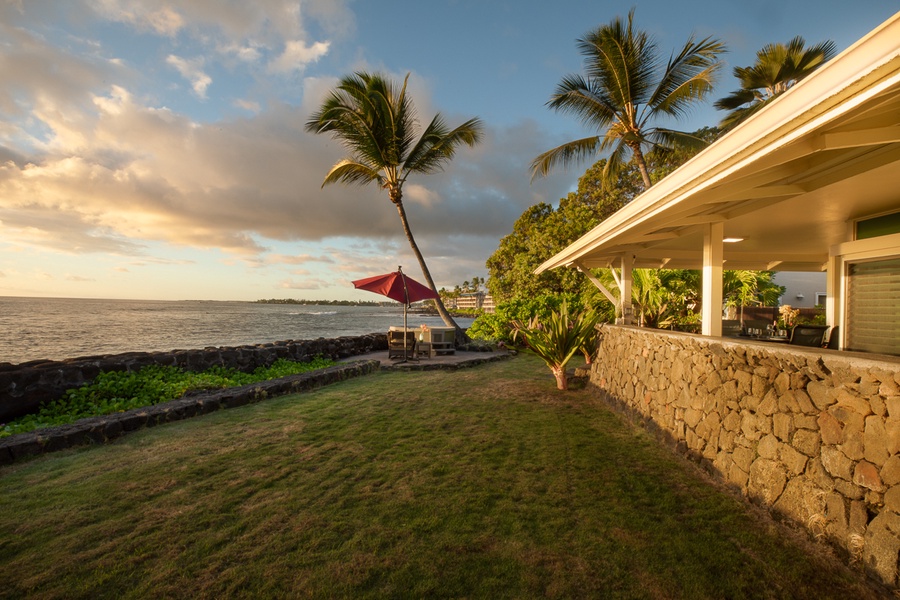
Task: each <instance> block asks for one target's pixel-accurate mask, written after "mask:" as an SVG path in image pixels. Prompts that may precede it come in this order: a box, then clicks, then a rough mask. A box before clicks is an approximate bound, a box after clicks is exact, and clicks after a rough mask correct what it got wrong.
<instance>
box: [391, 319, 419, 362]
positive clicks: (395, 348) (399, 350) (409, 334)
mask: <svg viewBox="0 0 900 600" xmlns="http://www.w3.org/2000/svg"><path fill="white" fill-rule="evenodd" d="M405 335H406V344H405V346H404V343H403V336H404V332H403V329H394V328H393V327H392V328H391V330H390V331H388V358H389V359H390V358H395V357H396V358H404V359H410V358H415V352H416V332H415V331H413V330H411V329H410V330H408V331H406V333H405ZM404 348H405V349H406V353H405V354H404Z"/></svg>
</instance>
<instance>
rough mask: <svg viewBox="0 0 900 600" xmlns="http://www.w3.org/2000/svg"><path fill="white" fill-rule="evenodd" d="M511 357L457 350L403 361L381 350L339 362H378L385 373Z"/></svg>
mask: <svg viewBox="0 0 900 600" xmlns="http://www.w3.org/2000/svg"><path fill="white" fill-rule="evenodd" d="M510 356H512V354H510V353H509V351H507V350H502V351H494V352H461V351H459V350H457V351H456V352H455V353H454V354H440V355H436V356H433V357H431V358H420V359H416V360H409V361H401V360H399V359H389V358H388V351H387V350H379V351H377V352H370V353H368V354H358V355H356V356H350V357H348V358H345V359H342V360H341V361H339V362H350V361H356V360H377V361H378V362H380V363H381V369H382V370H384V371H430V370H434V369H465V368H467V367H473V366H476V365H480V364H484V363H486V362H492V361H495V360H504V359H506V358H509V357H510Z"/></svg>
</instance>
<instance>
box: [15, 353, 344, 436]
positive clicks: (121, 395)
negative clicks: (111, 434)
mask: <svg viewBox="0 0 900 600" xmlns="http://www.w3.org/2000/svg"><path fill="white" fill-rule="evenodd" d="M333 364H334V361H332V360H330V359H326V358H322V357H316V358H314V359H313V360H311V361H306V362H298V361H292V360H287V359H283V358H281V359H278V360H276V361H275V362H274V363H272V365H271V366H268V367H259V368H257V369H255V370H254V371H253V372H252V373H243V372H241V371H238V370H237V369H231V368H226V367H213V368H211V369H208V370H206V371H203V372H199V373H195V372H192V371H185V370H184V369H181V368H179V367H173V366H163V365H153V366H149V367H144V368H142V369H139V370H137V371H133V372H125V371H106V372H103V373H100V375H98V376H97V377H96V379H95V380H94V381H93V382H91V383H90V384H88V385H84V386H81V387H78V388H73V389H70V390H67V391H66V393H65V394H63V396H62V397H61V398H58V399H57V400H53V401H52V402H48V403H45V404H42V405H41V408H40V410H39V411H38V412H36V413H34V414H30V415H25V416H24V417H20V418H18V419H16V420H14V421H11V422H10V423H7V424H5V425H2V424H0V438H3V437H6V436H10V435H13V434H16V433H25V432H27V431H34V430H35V429H40V428H42V427H50V426H53V425H65V424H68V423H74V422H75V421H77V420H78V419H83V418H85V417H95V416H99V415H108V414H111V413H115V412H122V411H126V410H131V409H132V408H141V407H143V406H151V405H153V404H159V403H160V402H168V401H170V400H175V399H177V398H181V397H182V396H184V395H185V394H187V393H189V392H197V391H202V390H217V389H224V388H228V387H236V386H240V385H247V384H251V383H257V382H259V381H268V380H270V379H278V378H281V377H287V376H288V375H297V374H299V373H306V372H307V371H314V370H316V369H324V368H325V367H329V366H331V365H333Z"/></svg>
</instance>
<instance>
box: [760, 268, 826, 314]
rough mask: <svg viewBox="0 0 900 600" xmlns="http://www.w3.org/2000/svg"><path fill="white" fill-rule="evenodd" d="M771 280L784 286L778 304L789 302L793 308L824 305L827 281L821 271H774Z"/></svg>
mask: <svg viewBox="0 0 900 600" xmlns="http://www.w3.org/2000/svg"><path fill="white" fill-rule="evenodd" d="M772 281H773V282H775V284H776V285H782V286H784V295H783V296H782V297H781V298H780V304H790V305H791V306H793V307H794V308H813V307H815V306H825V298H826V297H827V296H828V294H827V293H826V291H825V290H826V289H827V285H828V281H827V275H826V274H825V273H824V272H822V271H819V272H808V271H794V272H787V271H782V272H779V273H775V276H774V277H773V278H772Z"/></svg>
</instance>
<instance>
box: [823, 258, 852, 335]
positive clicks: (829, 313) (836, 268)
mask: <svg viewBox="0 0 900 600" xmlns="http://www.w3.org/2000/svg"><path fill="white" fill-rule="evenodd" d="M825 272H826V275H825V292H826V297H825V324H826V325H830V326H832V327H838V326H840V325H841V322H842V321H843V319H842V316H843V314H844V308H843V304H842V303H841V299H842V298H843V297H844V291H843V290H842V289H841V286H842V285H843V279H844V261H843V260H841V257H840V256H833V255H829V256H828V262H827V263H826V271H825ZM846 330H847V329H846V327H845V328H843V331H846ZM838 343H839V344H840V346H839V347H841V348H843V341H839V342H838Z"/></svg>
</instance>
